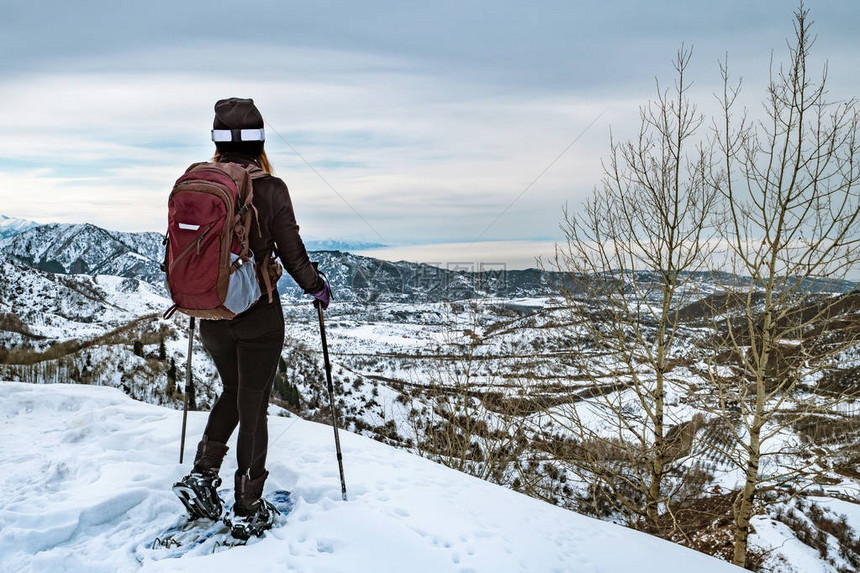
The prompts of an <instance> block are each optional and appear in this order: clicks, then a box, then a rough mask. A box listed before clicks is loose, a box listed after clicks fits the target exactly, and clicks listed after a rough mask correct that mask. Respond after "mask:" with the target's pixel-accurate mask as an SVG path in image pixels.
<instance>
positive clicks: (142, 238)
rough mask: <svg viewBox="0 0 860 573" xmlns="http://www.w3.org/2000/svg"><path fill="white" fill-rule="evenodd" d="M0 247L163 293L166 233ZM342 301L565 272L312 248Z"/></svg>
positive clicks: (31, 262) (524, 291)
mask: <svg viewBox="0 0 860 573" xmlns="http://www.w3.org/2000/svg"><path fill="white" fill-rule="evenodd" d="M0 254H2V255H3V256H4V258H5V259H7V260H12V261H15V262H18V263H21V264H24V265H27V266H30V267H34V268H38V269H40V270H44V271H49V272H53V273H62V274H88V275H113V276H120V277H124V278H133V279H138V280H142V281H145V282H147V283H149V284H150V285H152V286H153V287H155V288H156V289H157V290H159V291H161V292H163V286H162V284H163V280H164V273H162V272H161V269H160V264H161V261H162V259H163V257H164V246H163V245H162V235H161V234H159V233H151V232H149V233H122V232H117V231H108V230H105V229H102V228H100V227H97V226H95V225H91V224H77V225H68V224H50V225H42V226H38V227H35V228H31V229H28V230H26V231H24V232H21V233H18V234H16V235H14V236H11V237H9V238H7V239H4V240H2V241H0ZM311 258H312V259H313V260H317V261H319V263H320V268H321V269H322V270H324V271H325V272H326V273H327V274H328V277H329V279H330V280H331V283H332V287H333V289H334V291H335V293H336V296H337V297H338V300H341V301H361V302H370V301H387V302H415V303H422V302H438V301H440V300H452V299H466V298H474V297H478V296H487V295H491V296H506V297H522V296H542V295H548V294H554V293H556V292H557V291H558V287H557V284H556V283H557V282H558V277H557V276H556V275H554V274H553V273H542V272H540V271H536V270H534V269H532V270H525V271H519V270H517V271H508V270H506V269H504V268H503V267H498V266H495V267H480V266H477V267H475V266H468V265H466V266H462V267H458V266H451V267H447V268H439V267H435V266H432V265H427V264H422V263H411V262H408V261H399V262H388V261H382V260H380V259H375V258H372V257H365V256H361V255H356V254H352V253H349V252H344V251H339V250H325V251H322V250H321V251H313V250H312V251H311ZM278 290H279V291H280V292H281V294H287V295H289V296H292V297H295V298H301V297H302V296H304V295H303V293H302V291H301V289H299V288H298V286H297V285H296V284H295V282H293V280H292V279H291V278H290V277H289V276H288V275H286V274H285V275H284V277H283V278H282V279H281V281H280V282H279V284H278Z"/></svg>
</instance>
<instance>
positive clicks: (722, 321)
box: [706, 4, 860, 566]
mask: <svg viewBox="0 0 860 573" xmlns="http://www.w3.org/2000/svg"><path fill="white" fill-rule="evenodd" d="M810 25H811V20H810V19H809V14H808V10H806V9H805V8H804V7H803V5H802V4H801V6H800V8H799V9H798V10H797V11H796V12H795V26H794V32H795V34H794V39H793V41H792V42H791V43H790V45H789V61H788V64H787V65H786V66H784V67H780V68H779V69H778V70H776V71H772V73H771V80H770V83H769V86H768V88H767V98H766V101H765V102H764V111H765V114H764V116H763V117H764V119H762V120H760V121H751V120H750V119H749V116H748V115H747V113H746V111H745V110H738V109H737V108H738V107H739V105H738V104H737V101H738V97H739V94H740V84H739V83H737V84H733V83H732V82H731V81H730V77H729V72H728V66H727V64H723V65H722V66H721V71H722V78H723V86H724V89H723V93H722V94H721V95H720V100H721V104H722V115H721V117H720V119H719V120H718V122H717V123H716V125H715V130H714V133H715V140H714V143H715V149H714V157H715V163H714V164H713V166H712V167H713V170H712V172H711V173H710V175H709V178H708V179H709V184H710V185H711V186H712V188H713V189H714V191H715V192H717V193H718V195H719V197H720V201H721V202H720V205H721V207H722V209H721V210H720V213H719V217H718V221H719V224H718V225H717V227H718V229H719V234H720V238H721V242H720V244H721V246H723V247H724V248H725V257H723V258H722V259H721V260H720V261H719V262H718V263H715V266H716V264H719V266H718V267H716V268H715V270H720V271H724V270H728V271H730V273H726V274H717V273H715V275H714V276H716V277H719V278H721V280H722V290H723V291H724V295H723V296H720V297H715V298H713V299H712V304H713V316H714V317H715V318H714V320H715V322H714V328H715V331H716V332H717V333H718V334H717V336H716V337H715V339H714V341H713V343H714V345H713V347H710V348H708V349H707V350H706V354H707V355H708V360H707V363H708V368H707V371H708V372H707V376H708V377H709V378H710V380H711V382H712V383H713V385H714V387H715V388H716V389H717V390H718V391H719V403H720V406H721V408H720V410H721V414H722V416H723V417H724V418H725V419H726V420H727V421H729V422H730V423H728V424H726V427H727V428H729V429H730V430H731V431H732V433H733V436H734V441H735V443H736V444H737V445H738V449H737V451H735V452H732V459H733V460H735V463H736V464H737V465H738V467H739V468H740V470H741V471H742V472H743V475H744V476H745V478H744V484H743V486H742V489H741V490H740V493H739V494H738V497H737V499H736V502H735V507H734V511H735V544H734V557H733V562H734V563H735V564H736V565H739V566H744V564H745V561H746V553H747V542H748V537H749V533H750V520H751V518H752V517H753V516H754V515H755V514H756V513H757V512H758V511H761V509H759V508H760V507H761V506H760V504H757V503H755V502H756V500H757V499H760V497H759V494H761V493H762V491H763V490H765V489H767V488H768V487H771V486H772V485H773V483H774V480H781V481H786V480H795V481H796V479H797V478H798V476H799V475H800V474H801V473H802V471H804V468H803V467H801V466H797V465H790V467H789V466H786V465H785V464H786V463H788V462H786V458H785V454H786V453H794V454H799V453H800V452H799V451H798V448H796V447H792V446H791V444H786V443H784V441H783V440H780V439H779V438H780V437H781V436H783V437H784V436H785V429H786V427H787V426H790V425H791V424H796V423H797V422H798V420H802V419H803V418H804V417H808V416H811V415H814V414H816V413H818V414H820V413H822V412H827V409H828V406H829V405H830V403H832V402H833V401H834V400H837V401H838V400H842V399H844V398H845V397H844V396H842V395H839V394H838V393H837V394H836V395H832V393H830V394H831V395H829V396H828V395H827V394H828V390H827V388H823V387H822V385H821V384H822V383H821V381H822V380H823V378H822V376H821V375H822V373H823V372H826V371H830V370H833V369H837V368H839V366H840V365H839V361H840V359H841V357H842V354H843V352H844V351H845V350H846V349H848V348H850V347H851V346H853V345H854V344H856V334H855V333H856V332H857V326H858V325H857V318H856V309H857V308H860V304H858V297H857V295H847V296H839V295H833V294H828V293H832V292H834V291H838V290H839V287H840V284H839V281H840V280H841V279H844V278H846V277H847V276H849V274H850V273H852V272H856V270H857V263H858V254H860V251H858V240H860V225H858V223H860V221H859V220H858V218H860V204H858V199H860V194H858V187H857V184H858V180H860V171H858V169H860V155H858V139H857V135H858V111H857V107H856V104H855V102H854V100H850V101H843V102H830V101H828V99H827V91H826V89H825V84H826V79H827V70H826V67H825V69H824V72H823V73H822V74H821V75H820V76H819V77H817V78H815V77H813V76H812V74H811V73H810V72H809V69H808V62H809V56H810V50H811V48H812V45H813V42H814V38H813V37H812V36H811V35H810ZM769 444H770V445H769ZM769 456H772V457H773V456H782V457H783V459H782V460H781V465H780V464H776V463H771V464H770V467H769V468H768V469H766V470H765V466H766V464H767V463H768V460H767V458H768V457H769ZM794 459H801V458H799V457H795V458H794ZM813 461H814V460H813ZM811 465H813V464H811V463H807V464H805V466H806V469H808V468H809V467H810V466H811Z"/></svg>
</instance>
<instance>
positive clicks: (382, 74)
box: [0, 0, 858, 244]
mask: <svg viewBox="0 0 860 573" xmlns="http://www.w3.org/2000/svg"><path fill="white" fill-rule="evenodd" d="M28 6H29V7H28ZM682 8H683V9H682ZM813 9H814V10H817V11H818V14H820V16H819V17H818V19H819V20H820V21H823V23H822V24H821V28H822V36H823V37H824V38H825V39H827V38H829V36H828V35H827V34H826V33H825V32H831V33H833V34H834V35H835V38H834V39H833V40H832V42H833V43H831V44H829V45H830V46H838V47H844V48H845V49H846V50H848V51H847V52H845V53H852V54H853V53H855V52H856V47H857V40H856V36H855V35H854V33H853V31H852V28H851V27H850V26H847V25H845V22H846V21H852V20H853V21H856V20H857V19H858V15H857V13H856V11H855V12H850V11H849V12H847V13H846V12H845V11H844V10H842V11H840V10H841V9H839V8H838V6H837V4H836V3H834V2H830V1H829V0H828V1H824V0H820V1H819V2H816V4H815V5H814V6H813ZM777 12H778V11H774V10H772V9H771V8H767V9H766V8H765V7H763V6H757V5H756V6H750V5H749V4H748V2H742V1H741V0H730V1H728V2H725V3H720V4H719V5H717V4H713V5H706V6H693V5H690V4H688V3H684V4H682V3H680V2H675V1H668V0H667V1H663V2H658V3H645V4H643V3H640V2H632V1H618V0H616V1H613V2H608V3H603V4H591V5H573V4H570V3H569V2H547V3H541V4H539V5H523V4H520V3H510V2H504V1H502V2H493V3H481V4H474V5H473V4H463V3H462V2H456V3H454V2H440V3H432V4H426V3H413V2H405V3H398V4H397V5H391V4H389V3H386V4H382V3H380V4H366V3H363V4H361V5H356V4H352V3H342V2H334V3H327V4H325V5H317V4H313V5H311V4H295V5H293V4H290V5H286V4H283V3H281V2H274V1H271V2H254V3H251V4H249V5H248V6H244V7H243V8H242V9H241V10H238V9H236V8H235V6H231V7H229V8H225V7H219V6H217V5H214V6H213V5H212V4H211V3H202V2H198V1H196V0H195V1H191V2H182V3H176V2H171V3H167V2H164V1H163V0H153V2H150V3H147V4H146V5H133V4H128V3H107V2H100V1H93V0H82V1H81V2H78V3H74V4H57V5H56V6H51V7H50V9H47V8H45V7H44V6H42V7H39V6H36V5H35V4H34V5H33V6H30V5H25V4H22V3H19V4H16V5H15V6H12V7H10V8H9V11H8V13H7V14H6V18H5V20H4V22H3V23H0V32H3V33H2V34H0V49H4V51H5V53H15V54H16V57H15V58H7V59H6V60H4V62H2V63H0V90H2V93H3V94H4V105H3V106H2V107H0V122H2V125H3V126H4V129H3V130H0V150H2V151H0V161H2V164H0V204H2V205H3V207H2V208H0V211H3V212H6V213H7V214H13V215H18V216H29V217H32V218H35V219H36V220H45V219H49V220H60V221H69V222H71V221H80V220H88V221H93V222H100V223H104V224H105V225H106V226H108V227H110V228H117V229H128V230H141V229H151V230H161V228H162V226H163V218H164V210H165V202H166V196H167V193H168V191H169V189H170V186H171V184H172V182H173V180H175V178H176V177H178V175H179V174H181V173H182V171H183V170H184V168H185V167H186V166H187V165H188V164H189V163H191V162H193V161H199V160H202V159H205V158H207V157H208V156H209V155H210V154H211V152H212V144H211V142H210V141H209V139H208V129H209V126H210V125H211V120H212V105H213V103H214V101H215V100H216V99H218V98H221V97H226V96H231V95H237V96H252V97H254V98H255V100H256V101H257V103H258V105H259V106H260V108H261V110H262V111H263V114H264V117H266V119H267V121H268V122H269V124H270V127H271V128H273V129H270V131H269V134H268V135H269V140H268V143H267V149H268V151H269V153H270V156H271V158H272V160H273V162H274V164H275V167H276V170H277V171H278V174H279V175H280V176H282V177H283V178H284V179H285V180H286V181H287V183H288V184H289V186H290V189H291V193H292V196H293V200H294V203H295V205H296V210H297V213H298V214H299V219H300V223H301V224H302V229H303V232H305V233H307V234H308V235H314V236H317V237H328V236H339V237H349V236H353V237H367V238H369V239H371V240H378V239H379V237H378V236H377V235H376V233H379V234H380V235H382V236H383V237H384V238H385V240H386V241H388V242H390V243H394V244H401V243H411V242H415V241H436V242H438V241H471V240H474V239H476V238H477V237H478V235H479V234H480V233H481V231H482V230H484V229H485V228H486V227H487V225H489V224H490V222H491V221H493V219H494V218H495V217H496V216H497V215H498V214H499V213H500V212H501V211H502V210H503V209H504V208H505V207H506V206H508V205H509V204H510V203H511V201H512V200H514V198H515V197H516V196H517V195H518V194H519V193H521V192H522V191H523V190H524V189H525V188H526V186H527V185H529V183H530V182H531V181H532V180H533V179H534V178H535V177H536V176H537V175H538V174H539V173H540V172H541V171H542V170H543V169H544V168H545V167H546V166H547V165H548V164H549V162H550V161H552V160H553V158H555V157H556V156H557V155H558V153H559V152H561V150H563V149H564V148H565V147H566V146H567V145H568V144H569V143H570V142H571V141H572V140H573V139H574V137H576V136H577V135H578V134H579V133H580V132H581V131H582V129H583V128H584V127H585V126H587V125H588V124H589V123H590V122H591V121H592V120H593V119H594V117H596V116H597V115H599V114H600V113H602V112H604V111H605V115H604V116H603V117H602V118H601V120H600V121H599V122H598V123H597V124H596V125H594V127H592V128H591V129H590V130H589V131H588V132H587V133H586V134H585V135H584V136H583V137H582V139H581V140H580V141H579V142H577V144H576V145H574V146H573V147H572V148H571V149H570V151H569V152H568V153H567V154H566V155H565V156H564V157H563V158H562V159H561V160H559V162H558V163H557V164H556V165H554V166H553V168H552V169H551V170H550V171H548V172H547V173H546V174H545V175H544V176H543V177H542V178H541V179H540V181H539V182H538V183H537V184H535V186H534V187H533V188H532V189H530V190H529V191H528V193H526V194H525V195H524V196H523V197H522V198H521V199H519V200H518V201H517V202H516V203H515V205H514V206H513V207H512V208H511V209H510V211H509V212H508V213H506V214H505V215H504V216H503V217H502V218H501V219H499V221H498V222H497V223H495V224H494V225H493V226H492V227H491V228H490V229H489V230H488V231H487V234H486V236H485V238H494V239H523V238H552V237H555V236H557V231H556V228H557V222H558V220H559V219H560V208H561V205H562V204H563V203H565V202H567V201H570V202H571V203H572V204H574V205H575V204H577V203H578V201H579V200H580V199H582V198H583V197H585V196H586V195H587V194H589V193H590V192H591V190H592V188H593V187H594V186H595V185H596V184H598V182H599V179H600V176H601V166H600V158H601V157H604V156H605V155H606V151H607V149H608V135H609V126H610V125H611V126H612V129H613V132H614V135H615V136H616V137H617V138H620V139H623V138H624V137H627V136H629V135H633V134H635V126H636V124H637V122H638V107H639V106H640V105H641V104H643V103H645V102H646V101H647V100H648V98H650V97H652V95H653V77H654V76H660V77H662V78H664V79H665V81H666V83H667V84H668V83H669V82H671V78H672V74H671V65H670V60H671V57H672V55H673V54H674V52H675V50H676V49H677V47H678V46H679V45H680V43H681V41H684V40H689V41H691V42H692V43H694V44H695V45H696V54H695V59H694V68H693V69H692V70H691V72H693V73H692V77H693V79H694V80H695V81H696V82H697V84H696V92H695V94H696V96H697V99H699V100H700V101H704V102H710V101H712V98H711V92H712V91H713V87H714V81H715V80H716V77H717V74H716V67H715V64H714V61H715V60H716V58H717V57H719V56H721V55H723V54H724V53H725V51H726V50H727V49H730V50H732V57H733V62H734V65H735V66H736V68H735V69H736V70H737V71H738V72H739V73H740V74H742V75H745V76H747V77H749V75H750V74H752V75H753V79H754V80H755V79H756V78H761V77H762V74H763V72H765V71H766V67H767V61H768V58H769V56H770V49H771V48H776V49H779V48H782V46H783V38H784V37H785V36H786V35H788V34H790V32H791V30H790V12H791V10H790V9H789V8H786V10H785V11H784V13H781V14H780V13H777ZM96 13H98V15H99V17H98V18H95V17H94V16H93V15H94V14H96ZM834 14H837V15H838V21H837V22H836V23H835V24H834V22H833V19H834V16H833V15H834ZM22 45H23V46H26V49H25V50H21V49H20V46H22ZM849 48H853V51H852V50H849ZM841 57H842V59H844V60H847V61H848V62H853V63H854V65H856V57H848V56H841ZM852 58H853V59H852ZM751 70H754V72H752V71H751ZM842 77H843V78H844V77H845V76H842ZM856 77H857V76H854V77H853V78H856ZM856 82H857V80H856V79H850V80H844V81H843V83H842V84H841V86H843V87H847V88H848V91H849V92H850V91H851V89H850V88H851V86H853V87H854V91H856V85H857V83H856ZM748 83H752V84H754V87H756V86H755V81H752V82H748ZM706 105H707V104H706ZM275 131H277V132H278V133H279V134H280V135H282V136H283V137H284V139H285V140H286V142H288V143H289V145H288V144H287V143H285V142H284V141H281V140H280V138H279V137H278V136H277V135H276V134H275V133H274V132H275ZM290 146H292V147H294V148H295V149H296V150H298V152H299V153H300V154H301V156H302V157H298V156H296V154H295V153H294V152H293V150H292V149H291V148H290ZM304 160H307V161H308V162H310V163H311V164H312V165H314V166H315V167H316V168H317V170H318V171H319V172H320V173H322V175H323V176H324V177H325V179H326V180H327V181H328V182H329V183H330V184H331V186H333V187H334V189H336V190H337V193H335V192H333V191H332V190H331V189H330V188H329V187H328V186H327V184H326V183H324V182H323V181H322V180H320V178H319V177H318V176H317V174H315V173H314V172H313V171H312V170H310V169H309V168H308V167H307V166H306V165H305V163H304ZM22 190H24V191H23V192H22ZM338 194H340V195H341V196H342V197H343V198H344V199H345V200H346V202H348V204H349V205H347V204H346V203H345V202H344V200H342V199H341V197H339V196H338ZM101 206H103V208H100V207H101ZM350 206H351V207H352V208H354V209H355V210H356V211H358V212H359V213H360V214H361V216H362V217H363V218H364V219H366V220H367V221H368V222H369V223H370V227H369V226H368V225H367V224H365V222H364V221H363V220H362V219H361V218H359V217H357V216H356V215H355V213H353V211H352V208H351V207H350ZM371 227H372V228H371Z"/></svg>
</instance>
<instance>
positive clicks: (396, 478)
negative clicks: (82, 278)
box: [0, 382, 740, 573]
mask: <svg viewBox="0 0 860 573" xmlns="http://www.w3.org/2000/svg"><path fill="white" fill-rule="evenodd" d="M205 419H206V414H205V413H197V412H192V413H190V414H189V429H188V436H189V438H188V444H187V446H186V454H187V455H188V457H192V456H193V448H194V443H195V442H196V439H197V437H198V436H199V435H200V433H201V431H202V428H203V426H204V424H205ZM269 420H270V421H269V428H270V445H269V463H268V468H269V470H270V471H271V477H270V479H269V482H268V484H267V490H274V489H287V490H290V491H292V494H293V499H294V500H295V501H296V506H295V509H294V510H293V511H292V512H291V513H290V514H289V516H288V517H287V519H286V524H285V525H284V526H282V527H280V528H277V529H274V530H272V531H270V532H269V533H268V534H267V535H266V536H265V537H264V538H262V539H260V540H257V541H256V542H252V543H249V545H248V546H245V547H234V548H232V549H226V550H223V551H220V552H217V553H214V554H209V555H196V556H191V555H188V556H186V557H184V558H181V559H164V560H160V561H156V560H151V559H150V558H148V557H146V555H147V554H146V552H145V551H144V552H142V551H141V548H142V547H143V546H145V545H146V544H147V543H149V542H150V541H152V539H153V537H154V536H156V535H157V534H158V533H159V532H160V531H161V530H163V529H164V528H165V527H167V526H168V525H170V524H171V523H173V522H174V521H175V520H176V518H177V516H178V515H179V514H180V513H181V506H180V504H179V502H178V501H177V500H176V499H175V498H174V496H173V494H172V493H171V491H170V485H171V484H172V483H173V482H174V481H175V480H176V479H178V478H179V477H180V476H182V475H183V474H184V473H185V472H186V471H187V470H188V468H189V463H188V462H186V464H185V465H184V466H180V465H179V464H178V463H177V461H178V458H177V456H178V446H179V431H180V426H181V412H177V411H175V410H170V409H167V408H162V407H158V406H154V405H150V404H145V403H140V402H136V401H133V400H131V399H130V398H128V397H126V396H125V395H124V394H122V393H121V392H120V391H119V390H116V389H112V388H105V387H93V386H78V385H31V384H21V383H13V382H4V383H0V432H2V436H3V439H2V440H0V467H2V468H3V471H2V472H0V528H2V529H0V572H2V573H13V572H14V573H20V572H27V571H40V572H41V571H46V572H56V571H68V572H76V571H84V572H86V573H98V572H102V571H104V572H110V573H114V572H118V571H138V570H140V571H207V573H216V572H219V571H230V572H231V573H232V572H235V571H253V572H254V573H262V572H265V571H279V572H280V571H307V572H346V571H352V572H374V573H378V572H388V571H392V572H398V573H401V572H406V571H408V572H410V573H411V572H419V571H427V572H433V573H439V572H445V571H457V572H467V571H474V572H484V571H487V572H493V573H502V572H506V571H539V572H552V571H559V572H562V571H563V572H577V573H597V572H601V573H615V572H617V573H627V572H632V571H635V572H637V573H649V572H654V573H669V572H679V573H681V572H684V573H687V572H692V571H695V572H696V573H722V572H726V573H728V572H729V571H740V570H739V569H737V568H735V567H733V566H731V565H728V564H726V563H723V562H721V561H718V560H716V559H713V558H711V557H708V556H706V555H703V554H700V553H696V552H694V551H690V550H688V549H685V548H683V547H680V546H678V545H674V544H672V543H669V542H666V541H663V540H660V539H657V538H654V537H650V536H648V535H644V534H642V533H638V532H635V531H632V530H629V529H625V528H622V527H619V526H616V525H612V524H609V523H605V522H601V521H597V520H595V519H591V518H588V517H583V516H580V515H577V514H575V513H572V512H570V511H566V510H563V509H560V508H558V507H555V506H552V505H549V504H546V503H543V502H541V501H538V500H535V499H532V498H529V497H527V496H525V495H521V494H518V493H516V492H513V491H510V490H508V489H505V488H501V487H498V486H495V485H492V484H490V483H487V482H484V481H481V480H479V479H476V478H473V477H470V476H467V475H464V474H461V473H459V472H456V471H453V470H450V469H447V468H444V467H442V466H439V465H436V464H434V463H432V462H430V461H428V460H425V459H422V458H419V457H416V456H413V455H410V454H408V453H406V452H404V451H401V450H397V449H394V448H391V447H388V446H385V445H383V444H380V443H378V442H375V441H373V440H370V439H368V438H364V437H361V436H358V435H355V434H351V433H348V432H342V434H341V441H342V446H343V452H344V459H345V471H346V480H347V487H348V490H349V498H350V499H349V501H348V502H343V501H341V499H340V485H339V481H338V472H337V464H336V461H335V456H334V446H333V439H332V433H331V428H329V427H327V426H324V425H320V424H316V423H312V422H307V421H304V420H302V419H300V418H295V417H293V418H288V417H280V416H270V418H269ZM231 445H233V444H231ZM232 454H233V450H232V449H231V452H230V454H228V459H227V461H226V463H225V467H224V468H223V469H222V477H227V478H229V476H230V475H232V472H233V471H234V470H235V461H234V460H233V455H232ZM186 459H187V458H186ZM226 481H230V480H229V479H228V480H226ZM141 556H143V561H142V562H141V561H139V559H141Z"/></svg>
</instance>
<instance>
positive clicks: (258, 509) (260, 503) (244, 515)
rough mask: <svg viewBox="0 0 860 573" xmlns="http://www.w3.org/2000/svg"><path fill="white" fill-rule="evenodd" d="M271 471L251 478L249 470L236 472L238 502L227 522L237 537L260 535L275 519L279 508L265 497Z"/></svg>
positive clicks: (234, 505)
mask: <svg viewBox="0 0 860 573" xmlns="http://www.w3.org/2000/svg"><path fill="white" fill-rule="evenodd" d="M268 476H269V472H263V474H262V475H260V476H258V477H256V478H254V479H251V478H250V475H249V474H248V472H245V473H239V472H238V471H237V472H236V476H235V488H236V502H235V503H234V504H233V507H232V509H231V510H230V511H229V512H228V514H227V516H226V518H225V522H226V523H227V525H228V526H229V527H230V532H231V533H232V535H233V537H235V538H236V539H249V538H250V537H251V536H252V535H253V536H256V537H259V536H260V535H262V534H263V532H264V531H265V530H267V529H269V528H270V527H272V524H273V523H274V521H275V513H276V512H277V509H275V507H274V506H273V505H272V504H271V503H270V502H268V501H267V500H265V499H263V486H264V485H265V483H266V478H267V477H268Z"/></svg>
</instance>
